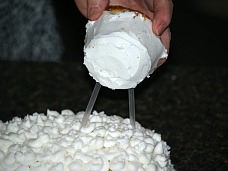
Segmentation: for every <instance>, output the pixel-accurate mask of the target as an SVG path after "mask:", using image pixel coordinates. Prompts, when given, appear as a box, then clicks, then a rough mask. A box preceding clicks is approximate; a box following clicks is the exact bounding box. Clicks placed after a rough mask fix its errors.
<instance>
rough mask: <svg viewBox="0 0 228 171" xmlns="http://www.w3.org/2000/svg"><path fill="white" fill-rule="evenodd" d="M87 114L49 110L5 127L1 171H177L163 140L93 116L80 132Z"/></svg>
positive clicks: (1, 128)
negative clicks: (45, 113) (82, 121)
mask: <svg viewBox="0 0 228 171" xmlns="http://www.w3.org/2000/svg"><path fill="white" fill-rule="evenodd" d="M83 114H84V112H79V113H77V114H76V115H75V114H74V113H73V112H72V111H70V110H63V111H62V112H61V114H59V113H58V112H55V111H49V110H48V111H47V115H44V114H38V113H34V114H33V115H27V116H26V117H25V118H24V119H21V118H18V117H15V118H13V119H12V120H11V121H8V122H6V123H3V122H2V121H0V170H4V171H13V170H15V171H75V170H77V171H109V169H110V170H112V171H129V170H131V171H157V170H159V171H160V170H164V171H172V170H174V169H173V165H172V164H171V161H170V159H169V153H170V152H169V149H170V147H169V146H168V145H167V144H166V142H164V141H162V140H161V135H160V134H157V133H155V132H154V131H151V130H148V129H145V128H143V127H142V126H141V125H140V124H139V123H136V128H135V129H133V127H132V126H131V125H130V123H129V119H123V118H121V117H118V116H107V115H106V114H104V112H100V113H97V112H93V115H90V118H89V122H88V123H87V125H86V127H83V128H82V129H80V126H81V120H82V117H83Z"/></svg>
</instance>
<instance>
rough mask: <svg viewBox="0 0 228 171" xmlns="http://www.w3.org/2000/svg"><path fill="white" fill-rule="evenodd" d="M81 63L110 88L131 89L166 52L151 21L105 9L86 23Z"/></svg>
mask: <svg viewBox="0 0 228 171" xmlns="http://www.w3.org/2000/svg"><path fill="white" fill-rule="evenodd" d="M86 28H87V30H86V39H85V46H84V52H85V57H84V64H85V65H86V67H87V68H88V70H89V74H90V75H91V76H92V77H93V78H94V79H95V80H96V81H97V82H99V83H100V84H101V85H103V86H106V87H108V88H111V89H128V88H134V87H136V86H137V84H139V83H140V82H141V81H143V80H144V79H145V77H147V76H149V74H151V73H152V72H153V71H154V69H155V68H156V67H157V63H158V61H159V59H160V58H167V52H166V49H165V47H164V46H163V44H162V43H161V40H160V38H158V37H157V36H156V35H155V34H154V33H153V31H152V22H151V20H149V19H147V18H145V17H144V16H142V15H141V14H139V13H135V12H129V11H125V12H118V13H112V12H110V11H105V12H104V13H103V14H102V16H101V17H100V18H99V19H98V20H96V21H89V22H88V23H87V25H86Z"/></svg>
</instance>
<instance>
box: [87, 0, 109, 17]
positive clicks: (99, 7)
mask: <svg viewBox="0 0 228 171" xmlns="http://www.w3.org/2000/svg"><path fill="white" fill-rule="evenodd" d="M87 3H88V4H87V5H88V11H87V16H88V18H89V19H90V20H96V19H98V18H99V17H100V16H101V14H102V13H103V11H104V10H105V8H106V7H107V6H108V4H109V1H108V0H87Z"/></svg>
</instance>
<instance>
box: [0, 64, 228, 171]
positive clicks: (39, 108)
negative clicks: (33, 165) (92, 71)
mask: <svg viewBox="0 0 228 171" xmlns="http://www.w3.org/2000/svg"><path fill="white" fill-rule="evenodd" d="M227 74H228V69H227V68H225V67H190V66H188V67H187V66H185V67H183V66H176V65H174V66H172V65H167V64H166V65H164V66H163V67H161V68H160V69H158V70H157V71H156V72H155V73H154V74H153V75H152V76H151V78H149V79H146V80H145V81H143V82H142V83H141V84H140V85H139V86H138V87H137V88H136V120H137V121H138V122H140V123H141V124H142V125H143V126H144V127H146V128H149V129H153V130H155V131H156V132H158V133H160V134H161V135H162V138H163V140H165V141H167V143H168V144H169V145H170V146H171V159H172V162H173V163H174V164H175V168H176V169H177V170H183V171H185V170H223V171H225V170H227V169H228V157H227V152H228V149H227V147H228V137H227V130H228V126H227V123H228V107H227V106H228V94H227V87H228V81H227ZM0 80H1V84H0V95H1V96H0V119H1V120H3V121H7V120H10V119H12V118H13V117H15V116H19V117H23V116H25V115H27V114H32V113H33V112H39V113H45V112H46V110H47V109H51V110H57V111H59V112H60V111H61V110H63V109H71V110H72V111H74V112H78V111H81V110H84V109H85V107H86V105H87V103H88V100H89V97H90V95H91V91H92V89H93V86H94V84H95V82H94V81H93V79H92V78H91V77H90V76H88V74H87V71H86V69H85V67H84V66H83V65H82V64H81V63H80V62H77V61H75V62H72V61H71V62H61V63H29V62H0ZM95 110H97V111H105V112H106V113H107V114H108V115H113V114H116V115H120V116H122V117H128V99H127V91H126V90H115V91H114V90H109V89H107V88H104V87H102V89H101V93H100V94H99V96H98V100H97V102H96V105H95Z"/></svg>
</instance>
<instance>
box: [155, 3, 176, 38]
mask: <svg viewBox="0 0 228 171" xmlns="http://www.w3.org/2000/svg"><path fill="white" fill-rule="evenodd" d="M172 13H173V3H172V1H171V0H154V19H153V26H152V28H153V32H154V33H155V34H156V35H161V34H162V33H163V31H164V30H165V29H166V28H167V27H168V26H169V24H170V21H171V18H172Z"/></svg>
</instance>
